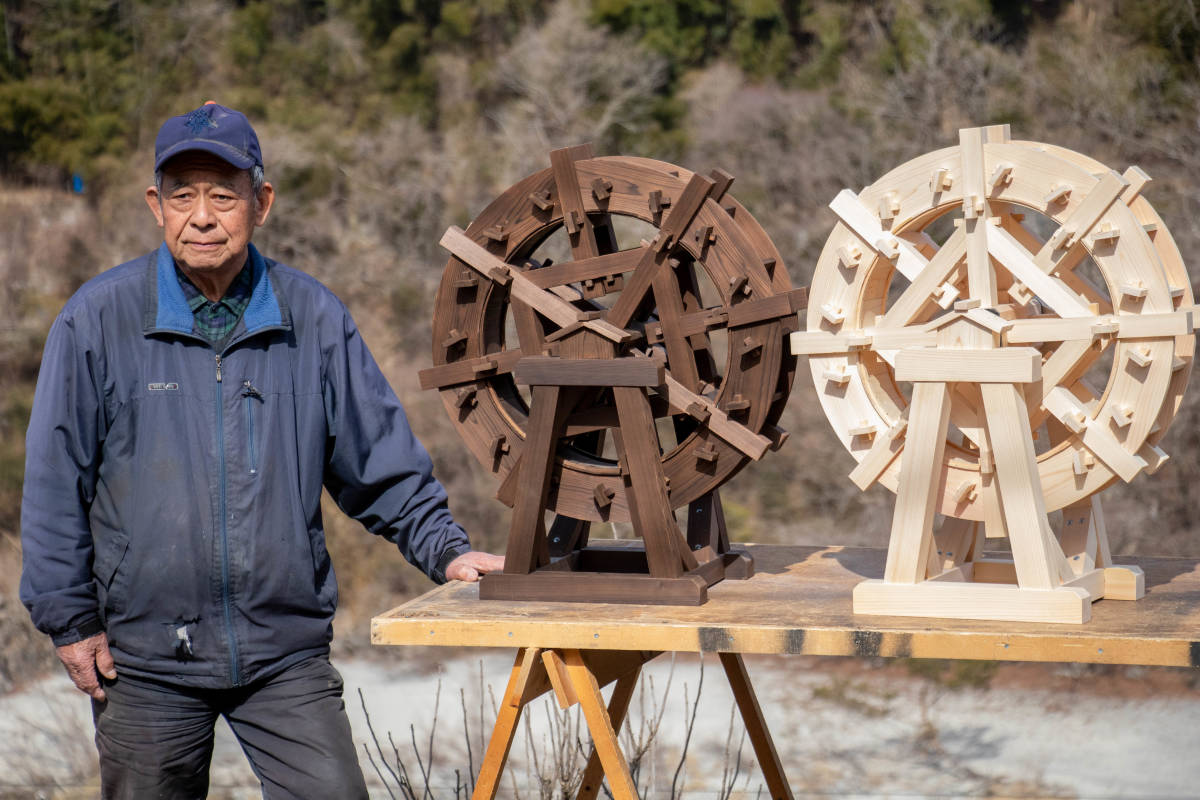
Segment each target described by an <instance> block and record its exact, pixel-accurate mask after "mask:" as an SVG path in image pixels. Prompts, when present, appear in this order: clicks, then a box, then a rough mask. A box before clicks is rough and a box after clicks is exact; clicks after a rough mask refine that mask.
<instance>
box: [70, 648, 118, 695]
mask: <svg viewBox="0 0 1200 800" xmlns="http://www.w3.org/2000/svg"><path fill="white" fill-rule="evenodd" d="M58 660H59V661H61V662H62V663H63V666H64V667H66V668H67V674H68V675H70V676H71V680H72V681H74V682H75V685H76V686H77V687H79V691H81V692H83V693H84V694H86V695H90V696H91V697H92V698H93V699H95V700H98V701H100V702H104V697H105V695H104V689H102V688H101V687H100V678H99V677H97V674H96V673H97V672H99V674H100V675H103V676H104V677H106V678H108V679H109V680H112V679H113V678H116V677H117V668H116V665H114V664H113V657H112V653H110V652H108V637H107V636H105V635H104V634H103V633H97V634H96V635H95V636H89V637H88V638H86V639H83V640H81V641H78V642H75V643H74V644H64V645H63V646H62V647H59V648H58Z"/></svg>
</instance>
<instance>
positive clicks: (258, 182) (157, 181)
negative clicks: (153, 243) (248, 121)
mask: <svg viewBox="0 0 1200 800" xmlns="http://www.w3.org/2000/svg"><path fill="white" fill-rule="evenodd" d="M245 171H246V172H248V173H250V191H251V192H252V193H253V195H254V202H256V203H257V202H258V195H259V194H260V193H261V192H262V188H263V186H265V185H266V183H267V174H266V172H264V171H263V168H262V167H260V166H258V165H257V164H255V165H254V166H252V167H251V168H250V169H248V170H245ZM162 182H163V172H162V170H161V169H156V170H154V188H155V189H157V190H158V201H159V202H160V203H161V202H162V200H163V196H162Z"/></svg>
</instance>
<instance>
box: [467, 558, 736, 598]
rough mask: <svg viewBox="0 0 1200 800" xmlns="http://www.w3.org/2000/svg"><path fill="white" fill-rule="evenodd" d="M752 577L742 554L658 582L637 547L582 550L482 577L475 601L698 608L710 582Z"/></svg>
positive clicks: (657, 578) (713, 560)
mask: <svg viewBox="0 0 1200 800" xmlns="http://www.w3.org/2000/svg"><path fill="white" fill-rule="evenodd" d="M753 575H754V559H753V558H751V557H750V555H749V554H748V553H746V552H745V551H731V552H728V553H725V554H724V555H722V556H721V557H719V558H714V559H712V560H711V561H707V562H705V563H703V564H701V565H700V566H699V567H697V568H696V569H693V570H690V571H688V572H685V573H684V574H683V575H681V576H679V577H675V578H659V577H655V576H653V575H650V574H649V567H648V564H647V561H646V553H645V551H644V550H641V549H640V548H636V549H635V548H631V547H619V546H618V547H603V546H599V547H586V548H584V549H582V550H577V551H575V552H573V553H571V554H570V555H567V556H564V557H562V558H559V559H555V560H554V561H552V562H551V563H550V564H549V565H548V566H545V567H542V568H541V569H538V570H535V571H534V572H532V573H530V574H527V575H519V574H512V573H506V572H492V573H489V574H487V575H484V576H483V577H482V578H481V579H480V582H479V599H480V600H510V601H511V600H538V601H547V600H550V601H557V602H565V603H637V604H646V605H672V606H698V605H703V604H704V603H705V602H706V601H707V600H708V587H709V586H712V585H713V584H714V583H717V582H718V581H720V580H722V579H723V578H735V579H745V578H749V577H751V576H753Z"/></svg>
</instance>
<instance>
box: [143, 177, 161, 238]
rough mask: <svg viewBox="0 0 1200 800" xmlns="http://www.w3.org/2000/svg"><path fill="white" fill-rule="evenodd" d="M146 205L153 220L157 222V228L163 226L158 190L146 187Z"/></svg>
mask: <svg viewBox="0 0 1200 800" xmlns="http://www.w3.org/2000/svg"><path fill="white" fill-rule="evenodd" d="M146 205H148V206H150V213H151V214H153V215H154V219H155V221H156V222H158V227H160V228H161V227H162V226H163V211H162V201H160V200H159V198H158V188H157V187H154V186H148V187H146Z"/></svg>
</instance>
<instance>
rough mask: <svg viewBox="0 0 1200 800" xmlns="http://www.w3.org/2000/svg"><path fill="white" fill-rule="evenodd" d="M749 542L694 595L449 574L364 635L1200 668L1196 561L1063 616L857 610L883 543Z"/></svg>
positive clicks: (421, 640) (394, 640)
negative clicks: (743, 574) (629, 595)
mask: <svg viewBox="0 0 1200 800" xmlns="http://www.w3.org/2000/svg"><path fill="white" fill-rule="evenodd" d="M881 533H882V532H881ZM747 549H748V551H749V552H750V554H751V555H752V556H753V557H754V560H755V565H756V572H755V575H754V577H752V578H750V579H749V580H745V581H723V582H721V583H719V584H717V585H715V586H712V587H710V589H709V600H708V602H707V603H706V604H705V605H704V606H700V607H684V606H636V605H608V604H603V603H579V604H570V605H565V604H562V603H553V602H519V601H505V602H487V601H480V600H479V588H478V584H465V583H457V582H452V583H449V584H446V585H445V586H441V587H438V588H436V589H434V590H432V591H430V592H428V593H426V594H424V595H422V596H421V597H419V598H416V599H414V600H411V601H409V602H408V603H406V604H404V605H403V606H400V607H398V608H396V609H393V610H392V611H389V612H387V613H385V614H381V615H380V616H378V617H376V618H375V619H374V620H372V623H371V640H372V642H374V643H375V644H380V645H401V644H403V645H413V644H421V645H443V646H471V647H526V646H532V645H538V646H543V647H576V648H581V649H610V650H622V649H624V650H640V649H648V650H668V651H669V650H678V651H689V652H712V651H720V652H738V653H782V654H805V655H840V656H853V655H858V656H885V657H887V656H898V657H906V658H960V659H990V660H1000V661H1057V662H1071V661H1075V662H1086V663H1099V664H1144V665H1162V666H1180V667H1187V666H1192V667H1200V635H1198V634H1197V631H1200V559H1195V558H1192V559H1183V558H1133V557H1130V558H1125V559H1123V560H1124V561H1126V562H1127V563H1129V564H1131V565H1133V566H1138V567H1140V568H1141V569H1142V570H1143V571H1144V573H1145V587H1146V595H1145V597H1144V598H1143V599H1142V600H1140V601H1138V602H1136V603H1126V602H1120V601H1110V600H1101V601H1100V602H1098V603H1095V604H1094V605H1093V606H1092V619H1091V620H1090V621H1089V622H1088V623H1087V624H1085V625H1082V626H1070V627H1068V626H1063V625H1048V624H1034V623H1003V624H1001V623H997V622H986V621H969V620H947V619H941V620H938V621H937V622H936V623H933V622H930V621H929V620H923V619H915V618H914V619H909V618H905V617H878V616H870V615H855V614H854V613H853V610H852V602H851V596H852V592H853V589H854V586H855V585H856V584H858V583H860V582H861V581H862V580H863V579H866V578H880V577H882V575H883V565H884V560H885V553H884V551H883V550H882V549H878V548H848V547H798V546H783V545H748V546H747Z"/></svg>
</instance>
